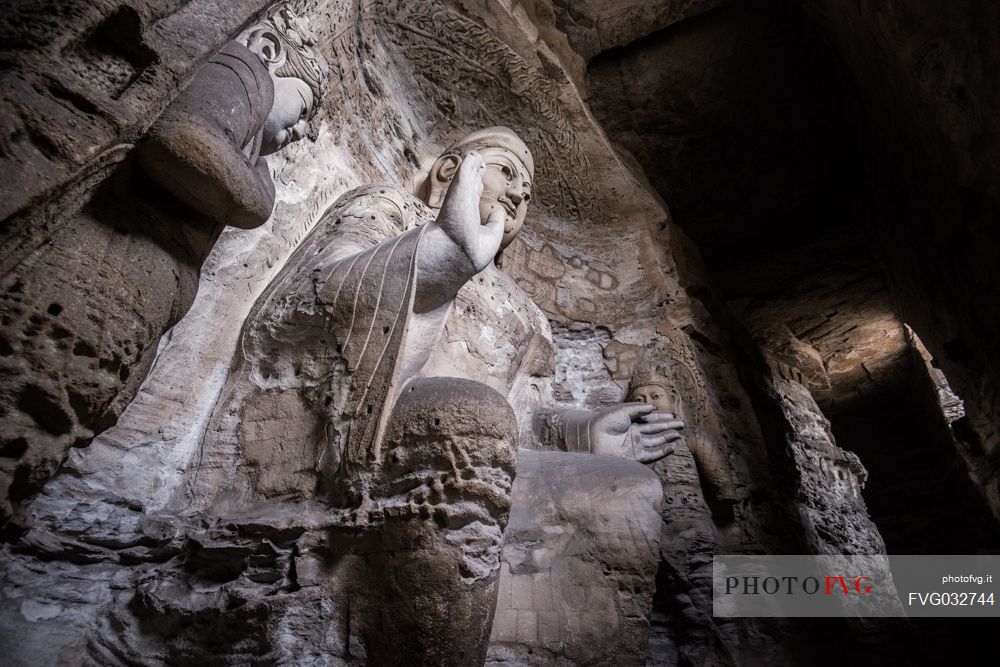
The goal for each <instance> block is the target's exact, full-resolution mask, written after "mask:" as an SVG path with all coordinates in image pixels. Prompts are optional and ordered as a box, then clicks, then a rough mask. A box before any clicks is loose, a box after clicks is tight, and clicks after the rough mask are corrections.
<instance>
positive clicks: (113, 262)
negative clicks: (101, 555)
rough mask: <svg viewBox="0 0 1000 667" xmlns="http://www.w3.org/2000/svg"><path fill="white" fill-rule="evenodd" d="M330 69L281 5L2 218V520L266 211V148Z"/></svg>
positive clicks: (288, 135)
mask: <svg viewBox="0 0 1000 667" xmlns="http://www.w3.org/2000/svg"><path fill="white" fill-rule="evenodd" d="M325 76H326V65H325V62H324V61H323V59H322V57H320V56H319V55H318V54H317V53H316V52H315V51H314V50H313V49H312V48H311V40H310V38H309V37H308V33H307V32H306V31H305V30H304V28H303V27H302V26H301V25H300V24H298V23H297V22H296V21H295V20H294V19H293V17H292V16H291V15H290V14H289V13H288V12H287V11H285V10H282V11H280V12H279V13H278V14H276V15H275V16H274V17H272V18H270V19H267V20H266V21H264V22H263V23H262V24H260V25H259V26H256V27H254V28H252V29H251V30H250V31H249V33H248V36H247V42H246V45H244V44H240V43H237V42H231V43H230V44H228V45H227V46H226V47H224V48H223V50H222V52H221V53H220V54H219V55H217V56H216V57H214V58H213V59H212V60H211V61H210V62H209V63H207V64H206V65H205V67H204V68H203V69H202V70H201V71H200V72H199V73H198V74H197V75H196V76H195V78H194V80H193V81H192V83H191V85H190V86H189V87H188V88H187V89H186V90H184V91H183V92H182V93H181V94H180V95H179V96H178V97H177V98H176V100H175V101H174V102H173V103H172V104H171V105H170V106H169V107H168V108H167V109H166V110H165V111H164V113H163V114H162V116H161V117H160V119H159V120H158V121H157V122H156V123H155V124H154V126H153V127H152V129H151V130H150V132H149V136H148V137H147V139H146V140H145V141H143V142H140V144H139V146H138V147H137V149H136V150H135V151H131V152H130V151H129V150H128V149H129V147H128V146H123V147H118V148H116V149H113V150H111V151H109V152H108V153H107V154H105V155H102V156H99V157H98V158H97V159H95V160H94V161H92V162H91V164H90V167H89V169H88V170H87V171H86V172H84V173H82V174H81V175H79V177H78V178H77V179H76V180H75V181H73V182H71V183H70V184H69V185H68V186H67V187H66V188H65V189H64V190H63V191H62V192H61V193H59V194H58V195H57V196H56V197H55V198H53V199H52V200H50V201H46V202H43V203H41V204H38V205H37V206H34V207H33V208H30V209H26V210H25V211H24V212H23V213H22V214H21V215H20V216H19V217H18V218H16V219H12V220H11V221H9V224H8V225H6V226H5V229H4V230H3V232H2V233H0V257H2V258H3V259H2V260H0V276H2V278H0V283H2V287H3V293H2V296H0V311H2V315H3V321H2V325H0V349H2V354H0V413H2V414H3V420H2V426H0V525H6V524H7V522H8V520H9V519H10V518H11V517H12V516H13V515H14V514H15V513H16V511H17V508H18V506H19V505H20V504H21V503H23V502H24V501H26V500H28V499H30V498H31V497H32V496H33V495H34V494H35V493H36V492H37V491H38V490H39V489H40V488H41V487H42V485H43V484H44V483H45V482H46V481H47V480H48V479H49V478H50V477H51V476H52V474H53V473H54V472H55V470H56V468H57V467H58V466H59V465H60V463H61V462H62V461H63V460H64V458H65V456H66V452H67V450H68V448H69V447H71V446H86V445H87V444H88V443H89V442H90V441H91V439H92V438H93V437H94V435H95V434H97V433H100V432H101V431H103V430H105V429H106V428H108V427H109V426H111V425H112V424H114V422H115V421H116V419H117V417H118V415H119V414H120V413H121V411H122V410H123V409H124V407H125V406H126V405H127V404H128V402H129V401H130V400H131V399H132V397H134V395H135V392H136V391H137V390H138V387H139V384H140V383H141V382H142V380H143V378H144V377H145V375H146V373H147V371H148V369H149V367H150V365H151V363H152V360H153V354H154V352H155V349H156V345H157V342H158V341H159V338H160V336H161V335H162V334H163V333H164V332H165V331H166V330H167V329H168V328H170V327H171V326H172V325H173V324H174V323H175V322H177V321H178V320H179V319H180V318H181V316H183V315H184V313H185V312H187V310H188V308H189V307H190V305H191V303H192V301H193V300H194V296H195V292H196V290H197V284H198V275H199V270H200V267H201V264H202V262H203V261H204V259H205V257H206V255H207V254H208V252H209V251H210V250H211V248H212V246H213V244H214V243H215V240H216V239H217V237H218V235H219V233H220V232H221V231H222V225H223V224H230V225H235V226H239V227H254V226H257V225H260V224H261V223H263V222H264V221H265V220H266V219H267V217H268V216H269V215H270V212H271V208H272V206H273V204H274V186H273V184H272V182H271V178H270V175H269V174H268V173H267V167H266V163H265V161H264V160H263V159H261V157H260V156H261V155H265V154H267V153H268V152H273V151H274V150H277V149H279V148H280V147H281V146H283V145H285V144H287V143H288V142H289V141H292V140H294V139H296V138H298V137H300V136H301V135H302V131H303V127H304V124H305V121H306V119H307V118H308V117H309V115H310V113H311V112H312V110H313V109H314V108H315V106H316V102H317V101H318V98H319V95H321V94H322V89H323V82H324V79H325ZM133 157H135V158H136V159H132V158H133ZM137 163H138V165H140V166H141V167H142V169H141V170H140V169H136V164H137ZM21 522H22V521H21V519H19V521H18V522H17V523H16V524H12V526H11V529H12V530H14V531H17V530H19V528H17V527H16V526H17V524H18V523H21Z"/></svg>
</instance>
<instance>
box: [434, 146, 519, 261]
mask: <svg viewBox="0 0 1000 667" xmlns="http://www.w3.org/2000/svg"><path fill="white" fill-rule="evenodd" d="M485 170H486V165H485V163H484V162H483V158H482V156H481V155H480V154H479V153H478V152H476V151H470V152H469V154H468V155H466V156H465V159H463V160H462V163H461V164H460V165H459V166H458V173H457V174H456V175H455V179H454V180H453V181H452V183H451V186H450V187H449V188H448V194H447V195H445V199H444V203H443V204H442V205H441V212H440V213H439V214H438V217H437V224H438V226H440V227H441V229H442V230H443V231H444V233H445V234H447V235H448V238H450V239H451V240H452V241H453V242H454V243H455V244H456V245H457V246H458V247H459V248H461V250H462V251H463V252H464V253H465V255H466V257H468V258H469V261H470V262H472V267H473V270H474V273H478V272H480V271H482V270H483V269H485V268H486V267H487V266H488V265H489V263H490V262H491V261H492V260H493V258H494V257H495V256H496V254H497V252H498V251H499V250H500V241H501V240H502V239H503V226H504V210H503V208H502V207H499V206H497V207H496V208H494V209H493V210H492V211H490V215H489V218H488V219H487V220H486V221H485V222H484V221H483V220H482V216H481V215H480V212H479V199H480V197H481V196H482V194H483V172H484V171H485Z"/></svg>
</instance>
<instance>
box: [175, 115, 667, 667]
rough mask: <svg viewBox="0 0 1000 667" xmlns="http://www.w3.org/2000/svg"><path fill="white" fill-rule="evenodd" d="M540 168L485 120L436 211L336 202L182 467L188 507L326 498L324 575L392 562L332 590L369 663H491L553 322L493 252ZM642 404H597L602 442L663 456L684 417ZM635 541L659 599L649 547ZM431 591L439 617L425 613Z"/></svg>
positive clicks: (286, 273)
mask: <svg viewBox="0 0 1000 667" xmlns="http://www.w3.org/2000/svg"><path fill="white" fill-rule="evenodd" d="M532 180H533V160H532V157H531V154H530V152H529V151H528V149H527V147H526V146H525V144H524V143H523V142H522V141H521V140H520V138H518V137H517V136H516V135H515V134H514V133H513V132H512V131H511V130H509V129H506V128H489V129H486V130H482V131H479V132H474V133H471V134H469V135H467V136H465V137H464V138H463V139H462V140H461V141H459V142H458V143H456V144H455V145H454V146H452V147H451V148H450V149H448V150H447V151H445V152H444V154H442V155H441V156H440V157H439V158H438V160H437V161H436V162H435V164H434V166H433V167H432V169H431V171H430V176H429V183H428V187H427V188H426V190H425V193H424V194H425V197H426V200H427V202H429V206H428V205H425V204H424V203H421V202H420V201H418V200H416V199H415V198H414V197H412V196H411V195H408V194H406V193H403V192H401V191H399V190H398V189H396V188H394V187H392V186H372V187H367V188H361V189H358V190H355V191H352V192H351V193H348V194H347V195H345V196H343V197H342V198H341V199H340V200H338V202H337V203H336V204H335V205H334V207H333V208H332V209H331V210H330V211H329V212H328V213H327V214H326V215H325V216H324V219H323V220H322V221H321V222H320V223H319V224H318V225H317V227H316V228H315V229H314V230H313V232H311V233H310V235H309V236H308V237H307V238H306V239H305V240H304V241H303V243H302V245H301V246H300V247H299V248H298V249H297V250H296V252H295V254H294V255H293V256H292V257H291V258H290V260H289V262H288V263H287V264H286V266H285V268H284V269H282V271H281V273H280V274H279V276H278V277H277V279H276V280H275V281H274V282H273V283H272V284H271V285H270V286H269V287H268V288H267V290H265V292H264V294H263V295H262V296H261V297H260V299H258V301H257V304H256V305H255V306H254V309H253V310H252V312H251V315H250V317H249V318H248V320H247V324H246V326H245V327H244V331H243V334H242V337H241V339H242V342H241V345H240V350H239V352H238V357H237V360H236V362H235V365H234V368H233V371H232V372H231V374H230V377H229V380H228V381H227V384H226V387H225V389H224V390H223V395H222V399H221V401H220V403H219V405H218V406H217V407H216V410H215V414H214V416H213V417H212V420H211V423H210V426H209V432H208V434H207V436H206V439H205V443H204V448H203V452H202V455H201V458H200V460H199V462H198V463H197V465H196V466H195V467H194V469H192V471H191V473H190V477H189V481H188V489H189V491H188V494H187V499H186V500H185V503H186V502H194V503H199V501H200V502H201V506H202V508H203V509H204V510H205V511H208V512H210V513H212V514H215V515H221V516H234V517H238V516H239V515H241V514H245V512H246V511H248V510H247V509H246V508H247V507H254V506H266V504H267V503H269V502H270V499H274V498H281V499H284V500H290V501H293V502H302V503H306V504H307V505H310V506H311V504H312V503H318V504H319V506H322V507H325V508H327V509H325V510H323V511H324V512H325V513H326V515H327V519H325V521H326V522H328V525H329V528H328V533H327V539H326V541H325V543H324V544H317V545H316V546H315V550H316V551H317V556H316V558H318V559H319V560H321V561H322V562H323V563H324V565H323V567H326V568H329V567H332V563H335V562H339V561H341V560H342V559H345V558H348V557H349V554H352V553H357V552H358V550H359V549H362V550H363V551H365V553H373V554H381V556H378V555H376V556H371V557H370V558H368V559H367V560H366V561H365V563H364V564H363V567H362V566H361V565H359V567H362V569H363V572H362V573H361V574H358V575H357V576H358V577H361V579H362V580H363V581H366V582H368V583H364V584H358V583H357V581H355V582H354V584H351V585H348V582H347V581H346V580H344V579H343V577H342V576H340V575H333V576H332V578H331V580H330V581H329V582H327V583H326V584H324V586H326V589H327V590H328V591H330V594H331V595H338V596H346V599H347V600H349V606H350V608H351V609H352V614H353V615H354V616H355V617H356V618H355V619H354V620H352V623H351V627H352V630H351V632H352V633H353V636H354V640H355V641H358V640H360V641H361V642H362V643H363V644H364V645H365V646H366V647H367V649H366V650H367V651H368V656H369V658H370V659H375V660H377V661H389V662H391V661H394V660H399V659H402V658H403V657H404V656H409V657H412V656H422V659H427V660H431V661H445V662H447V661H452V662H462V661H463V660H466V661H468V662H474V661H476V660H479V661H481V660H483V659H484V658H485V652H486V649H487V640H488V638H489V635H490V628H491V625H490V621H491V620H492V613H493V608H494V603H495V601H496V593H497V586H498V581H499V572H500V560H501V547H502V540H503V530H504V527H505V525H506V522H507V518H508V512H509V508H510V503H511V484H512V480H513V478H514V472H515V471H514V468H515V448H516V446H517V444H518V442H519V441H520V442H522V443H525V442H529V443H530V436H531V430H530V424H531V422H532V413H533V412H538V410H539V408H540V406H541V401H540V400H539V399H538V397H536V396H535V395H534V394H533V390H532V389H531V388H532V387H534V386H536V385H537V384H538V381H541V382H542V383H543V384H544V382H545V379H544V378H545V377H546V376H548V377H551V374H552V348H551V340H550V339H551V334H550V332H549V331H548V324H547V321H546V319H545V317H544V315H542V314H541V312H540V311H539V310H538V308H537V306H535V305H534V304H533V303H532V302H531V300H530V298H529V297H528V296H527V295H526V294H524V293H523V292H522V291H521V290H520V289H519V288H518V287H517V286H516V284H515V283H514V282H513V281H512V280H511V279H510V278H509V277H506V276H505V275H504V274H503V273H502V272H500V271H499V270H498V269H497V268H496V266H495V265H494V263H493V259H494V258H495V257H496V256H497V254H498V253H499V252H500V251H501V250H502V249H503V248H504V247H505V246H506V245H507V244H508V243H509V242H510V241H511V240H512V239H513V238H514V237H515V236H516V235H517V233H518V232H519V231H520V229H521V227H522V226H523V224H524V220H525V215H526V211H527V206H528V202H529V200H530V198H531V187H532ZM460 333H464V334H465V336H466V337H467V338H468V339H469V340H470V341H471V342H472V346H471V347H470V346H468V345H464V344H457V343H458V341H456V335H458V334H460ZM442 334H443V335H442ZM439 341H440V343H441V344H439ZM452 342H455V343H456V345H452ZM459 349H464V350H465V353H464V355H463V354H456V351H457V350H459ZM447 376H451V377H447ZM647 412H649V409H648V408H645V407H643V406H637V405H632V406H626V407H624V408H622V407H615V408H613V409H611V410H608V411H605V413H606V414H605V413H593V414H592V415H591V417H592V421H593V422H594V424H593V427H592V428H591V430H590V431H589V432H588V433H589V435H588V436H587V437H588V441H592V442H593V444H594V452H595V453H606V454H611V455H614V456H617V457H619V458H622V459H632V458H635V457H636V456H637V454H636V453H635V452H633V451H632V449H631V447H629V448H623V447H622V443H623V442H626V441H627V442H629V443H630V445H631V443H634V444H635V445H636V446H637V447H639V448H640V450H641V451H640V452H639V453H638V457H639V458H642V459H652V458H655V457H656V456H662V455H664V454H665V453H666V449H665V447H664V445H666V441H667V439H668V435H665V434H667V432H668V431H673V432H674V433H676V429H677V428H678V427H679V424H676V423H668V424H665V425H664V424H658V423H652V422H645V421H643V420H642V419H641V415H642V414H645V413H647ZM555 414H557V413H555V412H551V415H555ZM605 422H608V423H609V424H610V426H607V425H605ZM614 429H620V432H619V431H615V430H614ZM525 438H528V439H529V440H527V441H526V440H525ZM563 441H565V442H563ZM563 441H560V442H563V448H565V447H566V446H569V445H566V442H569V443H573V442H577V441H576V440H573V439H572V438H568V439H567V438H564V439H563ZM554 442H555V441H554V440H553V443H554ZM553 443H550V444H553ZM552 454H555V453H552ZM562 455H565V456H571V455H570V454H562ZM632 465H633V466H635V468H634V469H631V473H628V470H625V471H624V472H622V471H618V472H617V473H616V474H618V476H619V477H620V478H621V482H620V483H621V485H622V488H631V486H632V485H633V482H634V484H635V485H636V488H644V489H646V490H647V491H648V488H649V487H650V484H651V482H650V480H651V479H653V478H652V477H651V475H652V473H650V472H649V471H647V470H645V469H644V468H642V467H641V466H638V465H636V464H635V463H634V462H633V463H632ZM557 469H558V466H557V467H556V469H555V471H556V472H557ZM629 474H631V475H633V476H635V480H632V479H631V478H630V477H629ZM529 477H531V476H529ZM542 477H544V475H543V476H542ZM542 477H539V476H538V475H536V476H535V478H536V479H541V478H542ZM654 481H655V480H654ZM569 486H570V487H573V484H572V483H569ZM646 495H648V494H646ZM643 497H645V496H643ZM559 502H561V500H559ZM196 507H197V505H196ZM618 509H620V507H619V506H617V505H614V506H609V507H608V508H607V509H606V511H604V513H603V514H602V513H601V511H598V512H597V514H598V515H600V516H605V515H608V516H610V515H611V514H614V512H615V511H618ZM650 516H653V517H658V510H656V511H652V512H651V514H650ZM228 520H229V519H227V521H228ZM232 520H233V521H235V522H239V521H240V519H239V518H235V519H232ZM647 523H648V522H647ZM654 523H655V521H654ZM651 532H653V531H652V529H651V528H650V527H649V526H646V525H645V524H644V527H643V528H642V529H641V530H638V529H637V532H636V533H635V536H636V539H638V536H641V535H646V534H647V533H651ZM642 544H643V545H644V546H643V547H642V548H641V549H638V554H639V555H638V556H636V557H637V558H639V559H640V560H642V557H643V555H644V557H645V559H646V561H649V562H645V561H643V564H642V565H641V566H637V567H638V570H639V571H641V572H643V573H644V574H643V576H645V575H647V574H648V575H649V576H648V577H646V579H648V580H649V581H648V582H647V583H649V587H647V588H644V589H642V594H648V593H650V591H651V576H652V574H651V573H652V571H653V570H655V560H656V549H655V548H652V549H650V548H648V547H649V544H648V542H647V541H645V538H643V542H642ZM647 552H648V553H647ZM322 554H325V556H324V555H322ZM650 563H653V564H654V565H652V566H651V565H650ZM651 568H652V569H651ZM415 570H418V571H421V572H425V571H426V572H432V573H433V575H434V576H413V572H414V571H415ZM359 588H360V589H363V590H364V591H365V594H364V595H363V596H359V594H358V592H357V589H359ZM373 591H374V592H373ZM435 600H439V601H447V604H442V605H440V606H439V607H437V608H439V609H440V610H441V611H440V613H438V612H435V613H430V612H428V611H427V610H428V609H429V608H432V605H434V604H436V603H434V601H435ZM387 609H388V610H391V613H388V614H387V612H386V610H387ZM615 613H617V612H615ZM387 617H392V618H394V619H397V621H398V623H401V624H402V625H403V626H405V628H406V629H405V630H400V629H399V628H398V627H393V628H390V627H388V626H387V625H386V623H387V621H386V618H387ZM404 621H405V622H404ZM458 626H461V631H459V630H458V629H457V628H458ZM390 632H391V633H392V635H393V637H394V641H393V642H391V643H387V642H386V641H385V637H386V636H388V633H390ZM470 656H471V658H470Z"/></svg>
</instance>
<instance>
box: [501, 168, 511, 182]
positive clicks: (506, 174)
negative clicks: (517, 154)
mask: <svg viewBox="0 0 1000 667" xmlns="http://www.w3.org/2000/svg"><path fill="white" fill-rule="evenodd" d="M500 173H501V174H503V176H504V178H506V179H507V182H508V183H509V182H510V181H512V180H514V171H513V170H512V169H511V168H510V167H508V166H506V165H504V166H502V167H500Z"/></svg>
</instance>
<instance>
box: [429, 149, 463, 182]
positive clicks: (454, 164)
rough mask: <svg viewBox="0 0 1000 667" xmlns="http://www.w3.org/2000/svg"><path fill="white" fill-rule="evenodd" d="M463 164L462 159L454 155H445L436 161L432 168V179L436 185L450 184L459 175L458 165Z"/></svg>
mask: <svg viewBox="0 0 1000 667" xmlns="http://www.w3.org/2000/svg"><path fill="white" fill-rule="evenodd" d="M460 164H462V158H461V157H459V156H458V155H455V154H454V153H445V154H444V155H442V156H441V157H439V158H438V159H437V160H435V161H434V166H433V167H431V178H432V179H433V180H434V182H435V183H440V184H448V183H451V180H452V179H453V178H455V174H456V173H458V165H460Z"/></svg>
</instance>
